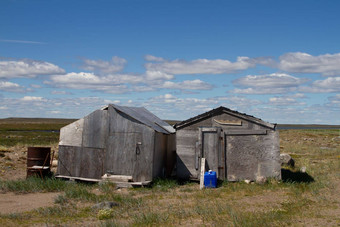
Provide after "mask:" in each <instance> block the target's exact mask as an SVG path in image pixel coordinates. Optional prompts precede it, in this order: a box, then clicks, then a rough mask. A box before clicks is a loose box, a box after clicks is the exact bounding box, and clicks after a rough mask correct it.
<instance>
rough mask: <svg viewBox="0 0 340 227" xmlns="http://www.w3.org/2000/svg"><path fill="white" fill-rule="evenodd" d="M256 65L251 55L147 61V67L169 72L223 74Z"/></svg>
mask: <svg viewBox="0 0 340 227" xmlns="http://www.w3.org/2000/svg"><path fill="white" fill-rule="evenodd" d="M255 65H256V63H255V61H254V60H253V59H250V58H249V57H238V58H237V61H236V62H230V61H228V60H224V59H215V60H208V59H197V60H193V61H185V60H173V61H166V60H164V61H161V62H157V63H146V64H145V68H146V69H147V70H153V71H161V72H165V73H169V74H222V73H231V72H235V71H239V70H245V69H248V68H251V67H255Z"/></svg>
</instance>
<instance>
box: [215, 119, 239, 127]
mask: <svg viewBox="0 0 340 227" xmlns="http://www.w3.org/2000/svg"><path fill="white" fill-rule="evenodd" d="M214 121H215V122H216V123H218V124H220V125H237V126H242V121H241V120H216V119H214Z"/></svg>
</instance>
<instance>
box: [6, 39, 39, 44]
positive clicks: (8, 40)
mask: <svg viewBox="0 0 340 227" xmlns="http://www.w3.org/2000/svg"><path fill="white" fill-rule="evenodd" d="M0 42H4V43H25V44H46V43H44V42H37V41H28V40H13V39H0Z"/></svg>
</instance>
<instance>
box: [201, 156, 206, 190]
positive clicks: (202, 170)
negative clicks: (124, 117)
mask: <svg viewBox="0 0 340 227" xmlns="http://www.w3.org/2000/svg"><path fill="white" fill-rule="evenodd" d="M204 173H205V158H201V175H200V189H203V188H204Z"/></svg>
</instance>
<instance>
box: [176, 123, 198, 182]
mask: <svg viewBox="0 0 340 227" xmlns="http://www.w3.org/2000/svg"><path fill="white" fill-rule="evenodd" d="M197 142H198V129H196V130H188V129H186V128H185V129H179V130H177V131H176V153H177V162H176V163H177V177H178V178H181V179H189V178H194V179H195V178H198V177H199V176H198V173H199V171H198V168H196V167H198V166H197V165H196V159H197V156H198V148H197V145H196V144H197Z"/></svg>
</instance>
